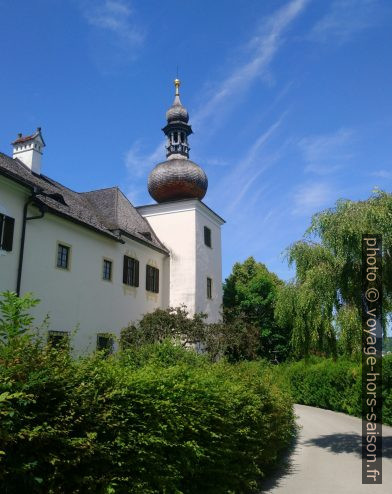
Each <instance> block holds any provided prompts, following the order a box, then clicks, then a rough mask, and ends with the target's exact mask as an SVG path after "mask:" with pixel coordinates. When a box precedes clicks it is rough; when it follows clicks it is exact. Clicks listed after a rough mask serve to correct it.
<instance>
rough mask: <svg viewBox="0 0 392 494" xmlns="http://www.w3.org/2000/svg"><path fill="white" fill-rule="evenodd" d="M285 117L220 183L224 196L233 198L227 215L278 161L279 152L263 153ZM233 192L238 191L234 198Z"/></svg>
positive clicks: (264, 133)
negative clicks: (227, 195)
mask: <svg viewBox="0 0 392 494" xmlns="http://www.w3.org/2000/svg"><path fill="white" fill-rule="evenodd" d="M284 117H285V114H284V115H282V116H281V117H280V118H279V119H278V120H277V121H276V122H274V123H273V124H272V125H271V126H270V127H269V128H268V129H267V130H266V131H264V132H263V133H261V134H260V135H259V137H257V139H256V140H255V141H254V143H253V144H252V146H251V147H250V149H249V151H248V152H247V153H246V155H245V156H244V158H243V159H242V160H240V161H239V163H238V164H237V165H235V166H233V167H231V171H230V172H229V173H228V174H227V175H226V177H225V178H224V180H223V181H221V182H220V183H219V188H220V190H221V191H225V192H224V194H223V195H226V194H229V195H230V196H231V199H230V201H227V200H226V201H225V203H226V204H228V208H227V213H230V212H232V211H234V210H235V209H236V208H237V207H238V205H239V204H240V203H241V201H243V199H244V198H245V195H246V193H247V192H248V191H249V189H250V188H251V186H252V185H253V184H254V183H255V182H256V180H257V179H258V178H259V176H260V175H261V174H262V173H264V172H265V171H266V170H267V169H268V168H269V167H270V166H272V165H273V163H275V162H276V161H277V159H278V156H279V152H275V153H273V154H267V153H266V154H265V155H264V156H262V151H263V150H264V147H265V146H266V145H267V143H268V142H269V141H270V140H271V139H272V137H273V136H274V134H275V133H276V132H277V130H278V128H279V127H280V125H281V123H282V121H283V119H284ZM233 190H235V191H236V192H235V195H234V197H233ZM258 192H260V187H258Z"/></svg>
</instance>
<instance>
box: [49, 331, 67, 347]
mask: <svg viewBox="0 0 392 494" xmlns="http://www.w3.org/2000/svg"><path fill="white" fill-rule="evenodd" d="M48 344H49V345H50V346H53V347H54V348H69V333H68V332H67V331H48Z"/></svg>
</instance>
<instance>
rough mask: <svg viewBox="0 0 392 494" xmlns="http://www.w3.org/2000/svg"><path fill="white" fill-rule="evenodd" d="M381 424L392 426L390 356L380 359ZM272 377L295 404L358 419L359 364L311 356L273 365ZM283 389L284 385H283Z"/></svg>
mask: <svg viewBox="0 0 392 494" xmlns="http://www.w3.org/2000/svg"><path fill="white" fill-rule="evenodd" d="M382 365H383V376H382V377H383V391H382V394H383V411H382V413H383V423H384V424H389V425H392V355H388V356H385V357H384V358H383V362H382ZM273 370H274V372H275V375H276V376H277V379H278V380H279V382H280V386H281V387H282V383H285V386H286V389H289V390H290V391H291V394H292V397H293V400H294V402H295V403H301V404H304V405H310V406H315V407H319V408H326V409H328V410H334V411H337V412H344V413H348V414H350V415H355V416H357V417H360V416H361V407H362V372H361V364H360V363H359V362H355V361H352V360H349V359H347V358H344V357H340V358H338V359H336V360H333V359H328V358H320V357H311V358H309V359H306V360H301V361H298V362H292V363H288V364H283V365H280V366H276V367H275V368H274V369H273ZM283 387H284V386H283Z"/></svg>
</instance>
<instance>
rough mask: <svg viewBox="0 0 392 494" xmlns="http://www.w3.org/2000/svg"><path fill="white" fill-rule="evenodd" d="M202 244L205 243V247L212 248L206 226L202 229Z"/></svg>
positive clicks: (209, 231)
mask: <svg viewBox="0 0 392 494" xmlns="http://www.w3.org/2000/svg"><path fill="white" fill-rule="evenodd" d="M204 243H205V245H207V247H212V244H211V230H210V229H209V228H208V226H205V227H204Z"/></svg>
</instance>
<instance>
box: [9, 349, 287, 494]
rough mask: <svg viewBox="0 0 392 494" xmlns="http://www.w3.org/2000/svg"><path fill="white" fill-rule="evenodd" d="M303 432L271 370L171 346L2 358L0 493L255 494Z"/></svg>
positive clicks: (33, 352) (15, 353)
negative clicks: (209, 358) (297, 429)
mask: <svg viewBox="0 0 392 494" xmlns="http://www.w3.org/2000/svg"><path fill="white" fill-rule="evenodd" d="M294 430H295V425H294V416H293V410H292V403H291V401H290V399H289V397H288V396H287V395H286V394H285V393H284V392H282V391H281V390H280V389H279V388H278V387H277V386H276V384H274V377H273V375H272V373H271V371H270V370H269V368H268V367H267V366H266V365H263V364H260V363H257V362H254V363H242V364H237V365H231V364H228V363H226V362H220V363H215V364H212V363H210V362H207V361H206V360H205V359H204V358H203V357H200V356H198V355H196V354H195V353H194V352H193V351H190V350H183V349H180V348H177V347H175V346H173V345H172V344H169V343H164V344H162V345H150V346H146V347H142V348H140V349H138V350H128V351H127V352H123V353H119V354H118V355H116V356H111V357H109V358H104V356H103V355H100V354H96V355H92V356H89V357H85V358H82V359H80V360H73V359H71V358H70V357H69V356H68V355H67V353H66V352H65V351H64V350H56V349H52V348H48V347H46V348H42V347H41V345H40V344H39V342H38V343H34V342H32V341H31V340H20V341H18V342H16V343H15V342H14V344H13V348H12V349H11V350H10V349H9V348H8V349H7V348H6V347H4V346H1V347H0V450H1V454H0V491H1V492H4V493H25V492H26V493H27V492H28V493H56V494H59V493H60V494H61V493H129V492H132V493H136V494H137V493H143V494H149V493H177V494H179V493H200V492H203V493H206V494H208V493H214V494H219V493H229V492H231V493H246V492H253V491H255V490H256V486H257V483H258V482H259V480H260V479H261V478H263V476H265V474H266V472H267V471H268V470H269V469H270V468H271V467H272V466H273V465H274V464H275V463H276V461H277V458H278V455H279V452H280V451H281V450H282V449H283V448H284V447H285V446H286V445H287V444H288V443H289V441H290V440H291V438H292V436H293V433H294Z"/></svg>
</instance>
